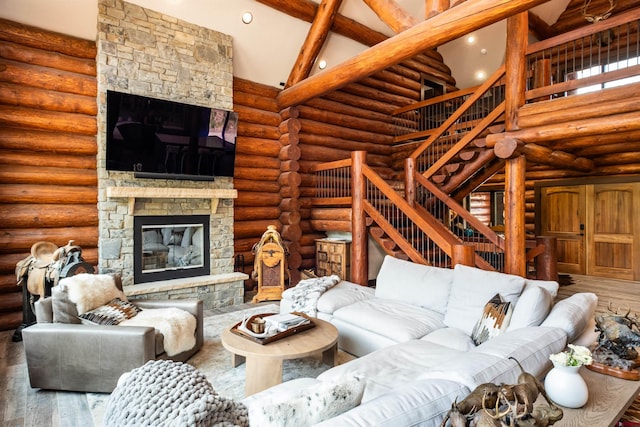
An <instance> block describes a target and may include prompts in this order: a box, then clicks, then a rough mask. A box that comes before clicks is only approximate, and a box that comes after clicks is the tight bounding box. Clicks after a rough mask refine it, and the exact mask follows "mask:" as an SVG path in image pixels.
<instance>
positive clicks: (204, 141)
mask: <svg viewBox="0 0 640 427" xmlns="http://www.w3.org/2000/svg"><path fill="white" fill-rule="evenodd" d="M237 129H238V115H237V113H234V112H233V111H227V110H221V109H216V108H207V107H200V106H197V105H190V104H183V103H179V102H173V101H165V100H161V99H155V98H149V97H146V96H139V95H131V94H126V93H120V92H114V91H107V170H117V171H129V172H134V174H135V176H139V177H149V178H154V177H158V178H175V179H194V180H200V179H204V180H206V179H213V177H216V176H231V177H232V176H233V171H234V161H235V147H236V137H237Z"/></svg>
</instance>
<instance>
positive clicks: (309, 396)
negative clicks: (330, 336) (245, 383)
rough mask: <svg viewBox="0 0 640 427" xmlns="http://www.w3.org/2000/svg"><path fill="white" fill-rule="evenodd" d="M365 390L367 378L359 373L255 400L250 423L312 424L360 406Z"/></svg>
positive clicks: (279, 426) (263, 425) (274, 426)
mask: <svg viewBox="0 0 640 427" xmlns="http://www.w3.org/2000/svg"><path fill="white" fill-rule="evenodd" d="M363 393H364V381H362V380H360V378H357V377H351V378H347V379H345V380H341V381H336V382H333V381H328V382H321V383H319V384H318V385H317V386H315V387H313V388H308V389H305V390H302V391H301V392H300V394H299V395H298V396H295V397H292V396H288V397H285V398H284V399H283V398H277V397H276V398H274V399H273V400H271V401H268V400H267V401H264V402H254V404H251V405H249V406H248V410H249V424H250V425H252V426H254V425H255V426H260V427H282V426H311V425H314V424H317V423H319V422H321V421H324V420H327V419H330V418H333V417H336V416H338V415H340V414H342V413H343V412H346V411H348V410H349V409H351V408H354V407H356V406H358V405H359V404H360V401H361V400H362V394H363ZM255 403H259V404H255Z"/></svg>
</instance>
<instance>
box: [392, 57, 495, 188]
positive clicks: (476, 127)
mask: <svg viewBox="0 0 640 427" xmlns="http://www.w3.org/2000/svg"><path fill="white" fill-rule="evenodd" d="M503 78H504V67H501V68H500V69H499V70H498V71H496V72H495V73H494V74H493V75H492V76H491V77H490V78H489V79H487V81H486V82H485V83H484V84H482V85H480V86H478V87H477V88H473V89H471V90H470V91H460V92H454V93H453V94H449V95H446V96H442V97H438V98H437V101H435V99H434V100H431V101H425V102H420V103H417V104H412V105H410V106H407V107H404V108H400V109H398V110H396V111H395V112H394V120H396V121H395V123H396V125H397V126H398V127H399V129H400V132H405V133H404V135H399V136H396V138H395V141H396V142H403V141H410V140H417V139H424V138H426V140H424V142H423V143H421V144H420V146H419V147H418V148H417V149H416V150H415V151H414V152H413V154H411V157H412V158H413V159H415V161H416V162H415V167H416V171H418V172H419V173H425V174H426V176H427V177H429V176H432V175H435V174H436V173H437V172H438V170H439V169H440V167H442V166H444V164H446V163H447V162H448V161H449V160H451V159H452V158H453V157H454V156H456V155H457V154H458V153H459V152H460V151H461V150H462V149H463V148H464V147H466V146H467V145H468V144H469V142H471V141H473V140H474V139H475V138H478V137H479V136H480V135H481V134H482V132H484V131H485V130H486V129H487V128H488V127H489V126H490V125H491V124H492V123H493V122H494V121H495V120H496V119H497V118H498V117H499V116H500V115H501V114H502V113H499V114H496V113H495V111H496V109H498V108H500V105H502V103H503V102H504V83H503V82H502V79H503ZM502 111H504V109H503V110H502ZM430 114H434V116H432V117H429V118H425V116H428V115H430ZM412 116H413V122H412V123H413V124H418V125H419V126H420V129H419V130H417V131H415V132H412V133H410V132H409V131H410V130H411V127H409V126H408V124H409V123H410V122H409V119H410V118H411V117H412ZM487 117H491V118H492V119H493V120H491V122H487V120H486V119H487Z"/></svg>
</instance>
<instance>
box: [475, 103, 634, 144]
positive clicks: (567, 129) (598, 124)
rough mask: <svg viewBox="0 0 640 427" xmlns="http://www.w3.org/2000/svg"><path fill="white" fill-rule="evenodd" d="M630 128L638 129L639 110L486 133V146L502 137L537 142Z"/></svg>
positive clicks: (629, 129)
mask: <svg viewBox="0 0 640 427" xmlns="http://www.w3.org/2000/svg"><path fill="white" fill-rule="evenodd" d="M632 130H640V112H638V111H636V112H633V113H625V114H616V115H613V116H606V117H600V118H590V119H585V120H574V121H572V122H570V123H554V124H551V125H548V126H536V127H532V128H528V129H521V130H516V131H511V132H504V133H497V134H491V135H487V147H494V146H495V144H496V143H497V142H498V141H500V140H501V139H504V138H513V139H517V140H520V141H523V142H526V143H529V142H536V143H537V142H545V141H555V140H560V139H563V138H569V137H576V136H591V135H598V134H603V133H611V132H628V131H632Z"/></svg>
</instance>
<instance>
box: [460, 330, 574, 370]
mask: <svg viewBox="0 0 640 427" xmlns="http://www.w3.org/2000/svg"><path fill="white" fill-rule="evenodd" d="M566 343H567V335H566V333H565V332H564V331H563V330H562V329H561V328H545V327H529V328H521V329H516V330H513V331H507V332H505V333H504V334H502V335H499V336H497V337H495V338H493V339H491V340H489V341H487V342H485V343H483V344H481V345H479V346H478V347H476V348H475V349H473V350H472V351H471V352H472V353H483V354H489V355H492V356H496V357H499V358H501V359H509V358H510V357H513V358H514V359H516V360H517V361H518V362H519V363H520V365H522V367H523V368H524V370H525V371H527V372H529V373H531V374H533V375H536V376H540V375H541V374H542V373H543V372H544V371H545V370H546V368H547V367H548V366H550V361H549V356H550V355H551V354H553V353H558V352H560V351H562V350H563V349H564V348H565V345H566ZM516 371H517V372H516V373H519V369H517V370H516Z"/></svg>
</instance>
